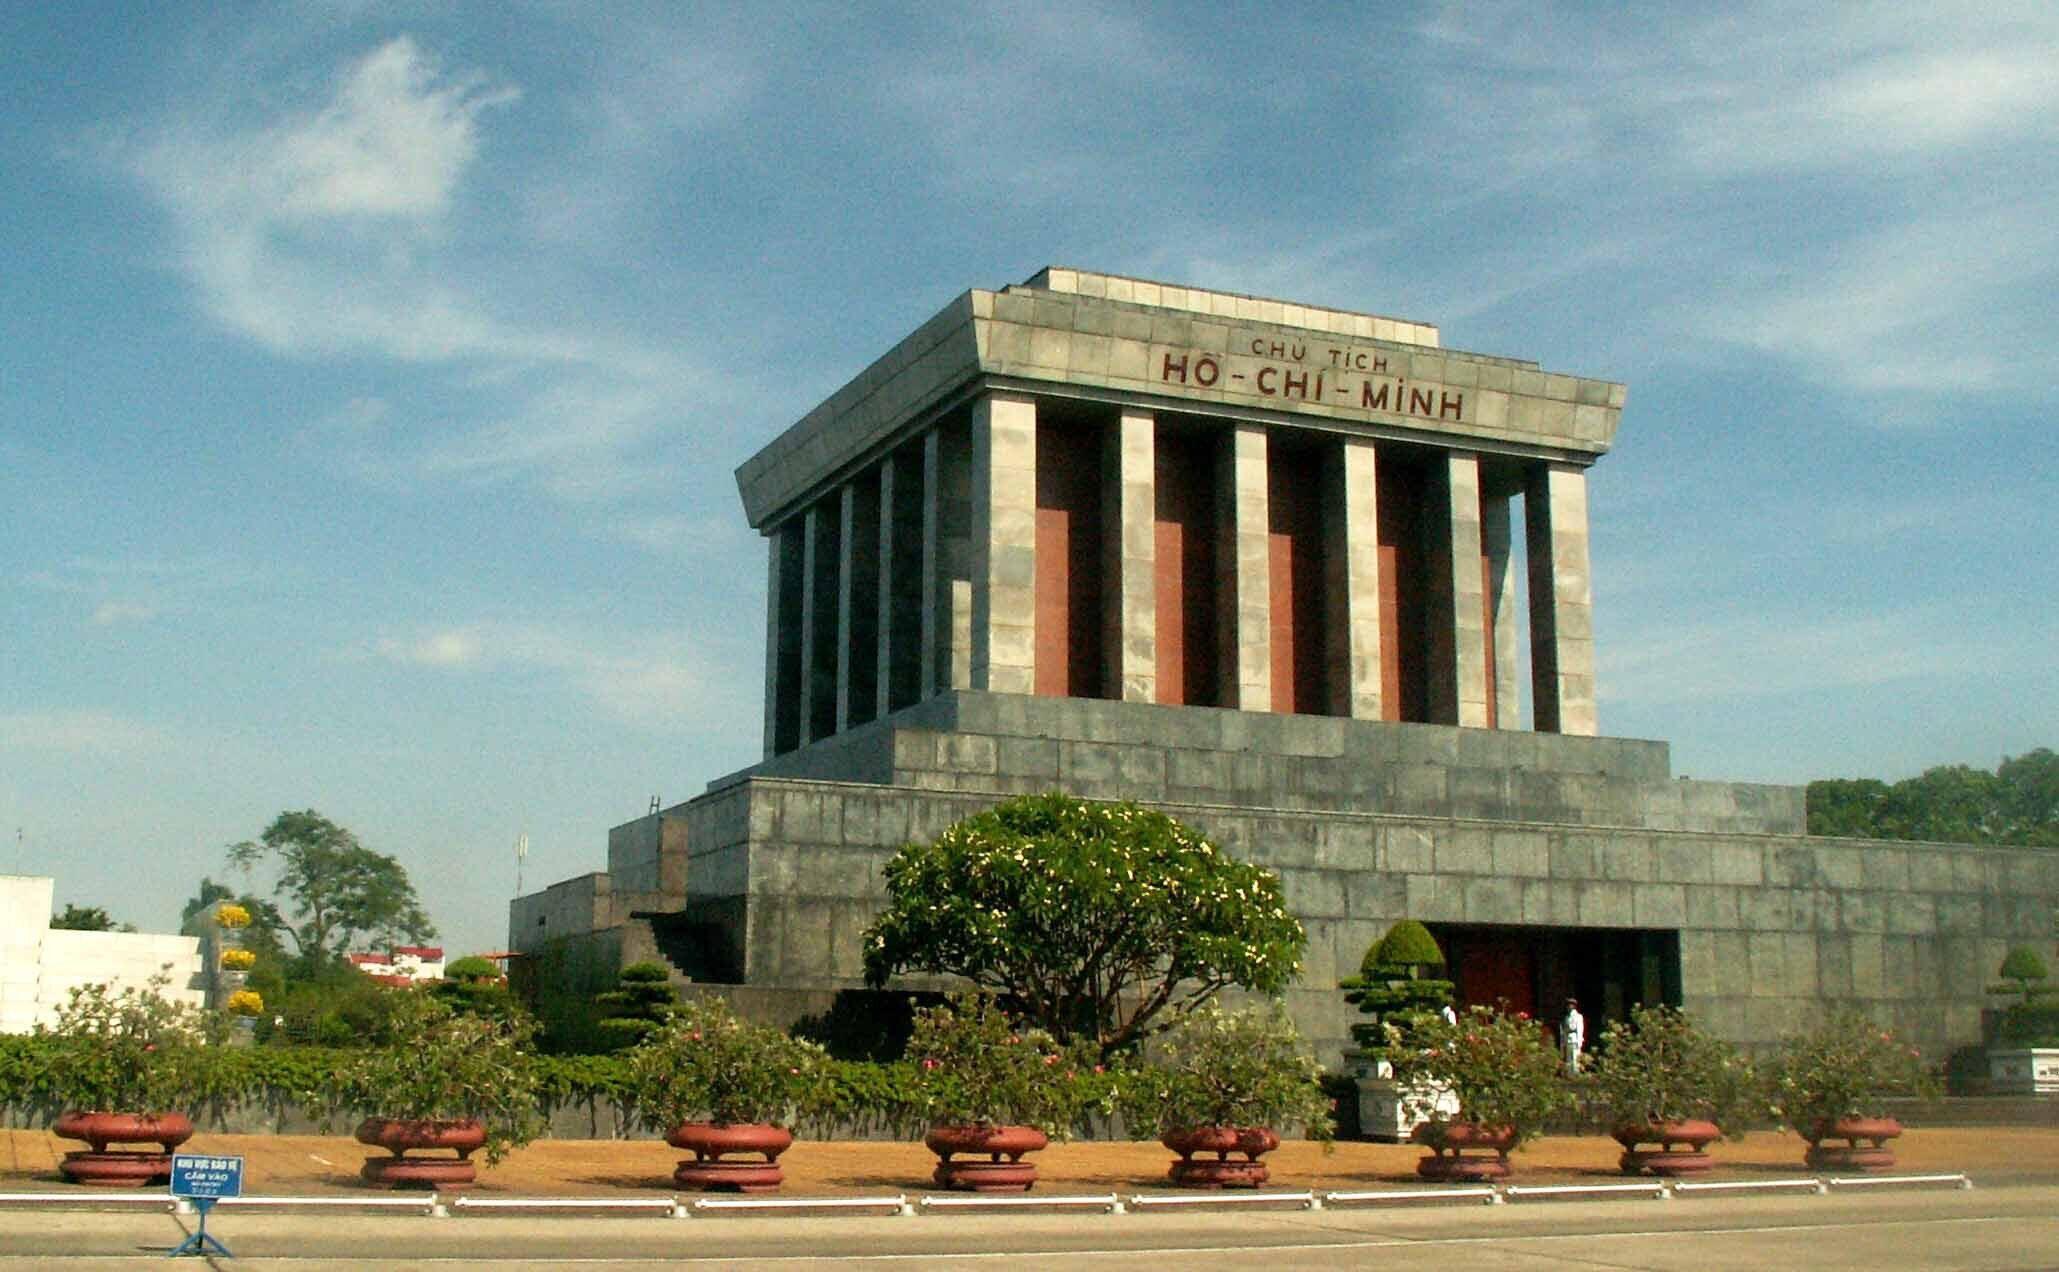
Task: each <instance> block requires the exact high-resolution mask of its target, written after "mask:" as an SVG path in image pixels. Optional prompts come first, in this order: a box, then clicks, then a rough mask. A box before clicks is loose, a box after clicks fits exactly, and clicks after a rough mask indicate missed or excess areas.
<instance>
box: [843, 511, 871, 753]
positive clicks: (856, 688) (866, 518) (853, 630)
mask: <svg viewBox="0 0 2059 1272" xmlns="http://www.w3.org/2000/svg"><path fill="white" fill-rule="evenodd" d="M837 516H838V533H837V607H836V686H837V688H836V728H837V732H839V733H841V732H843V731H844V730H845V729H848V728H850V727H851V726H852V725H854V724H863V723H865V722H866V721H867V720H870V719H872V718H873V717H874V716H875V715H877V714H878V705H879V704H878V694H879V687H878V682H877V680H876V679H875V677H876V676H877V674H878V670H879V644H880V631H879V626H878V624H879V610H880V605H879V556H878V548H879V524H878V521H879V497H878V496H877V495H876V494H875V493H874V490H873V483H872V481H871V479H870V478H867V479H866V480H863V481H860V480H858V479H855V478H854V479H853V480H851V481H848V482H846V483H844V488H843V491H842V493H841V495H840V497H839V499H838V509H837Z"/></svg>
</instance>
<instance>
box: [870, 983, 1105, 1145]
mask: <svg viewBox="0 0 2059 1272" xmlns="http://www.w3.org/2000/svg"><path fill="white" fill-rule="evenodd" d="M908 1058H909V1059H910V1060H911V1061H913V1062H914V1065H915V1069H914V1077H915V1085H916V1091H917V1094H918V1096H919V1098H920V1100H921V1103H922V1108H923V1111H924V1113H925V1114H926V1115H927V1116H928V1118H929V1121H930V1123H931V1124H932V1125H935V1126H1034V1127H1036V1128H1037V1129H1038V1130H1041V1131H1044V1132H1046V1133H1048V1134H1051V1135H1054V1136H1059V1137H1063V1136H1064V1135H1066V1134H1069V1133H1070V1132H1071V1130H1072V1125H1073V1122H1074V1121H1075V1120H1076V1119H1077V1118H1078V1117H1079V1115H1080V1113H1081V1112H1082V1108H1083V1100H1082V1095H1083V1089H1082V1085H1081V1084H1080V1083H1079V1082H1078V1081H1077V1079H1078V1077H1079V1075H1080V1073H1081V1072H1083V1071H1086V1070H1091V1069H1093V1068H1094V1067H1095V1065H1094V1058H1095V1050H1094V1048H1093V1046H1092V1044H1091V1043H1087V1042H1084V1041H1082V1042H1077V1043H1074V1044H1072V1045H1071V1046H1061V1045H1060V1044H1059V1043H1058V1042H1057V1041H1056V1040H1055V1039H1053V1038H1052V1037H1051V1035H1050V1034H1048V1033H1046V1032H1044V1031H1043V1030H1042V1029H1034V1028H1024V1027H1022V1026H1020V1025H1018V1024H1016V1023H1015V1022H1014V1021H1011V1020H1010V1019H1009V1018H1008V1015H1007V1013H1006V1012H1003V1011H1002V1010H1001V1008H1000V1006H999V1005H998V1004H997V1003H996V1002H995V1001H994V998H993V996H992V995H991V994H982V993H974V992H971V991H966V992H963V993H958V994H954V995H952V996H951V999H950V1001H949V1002H946V1003H944V1004H941V1005H939V1006H936V1007H929V1008H924V1009H921V1010H918V1011H917V1012H916V1013H915V1030H914V1033H913V1034H911V1035H910V1037H909V1039H908Z"/></svg>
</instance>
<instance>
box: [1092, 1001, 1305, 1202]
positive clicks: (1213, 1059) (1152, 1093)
mask: <svg viewBox="0 0 2059 1272" xmlns="http://www.w3.org/2000/svg"><path fill="white" fill-rule="evenodd" d="M1155 1051H1156V1055H1155V1056H1154V1057H1153V1063H1152V1064H1151V1065H1149V1066H1148V1067H1146V1068H1144V1069H1142V1070H1141V1071H1139V1072H1137V1073H1135V1074H1132V1075H1129V1080H1128V1081H1127V1082H1126V1083H1125V1084H1124V1086H1123V1088H1122V1093H1121V1096H1120V1098H1119V1101H1118V1103H1119V1107H1120V1108H1121V1110H1122V1113H1123V1120H1124V1121H1125V1122H1126V1123H1127V1124H1128V1125H1129V1127H1130V1129H1131V1131H1132V1132H1133V1133H1134V1132H1136V1131H1141V1130H1145V1129H1146V1128H1149V1129H1151V1130H1154V1131H1156V1132H1157V1134H1158V1136H1159V1142H1161V1143H1163V1144H1164V1145H1165V1146H1166V1147H1167V1148H1169V1149H1171V1150H1172V1151H1173V1152H1175V1153H1177V1154H1179V1157H1178V1158H1177V1159H1176V1160H1175V1161H1174V1162H1173V1163H1172V1166H1171V1168H1170V1169H1169V1170H1168V1171H1167V1172H1166V1176H1167V1178H1169V1179H1171V1180H1172V1181H1173V1182H1174V1183H1176V1184H1184V1185H1187V1186H1189V1187H1201V1188H1255V1187H1257V1186H1258V1185H1260V1184H1263V1183H1264V1182H1265V1181H1266V1180H1267V1178H1268V1177H1269V1176H1270V1172H1269V1171H1268V1169H1267V1167H1266V1165H1265V1163H1264V1162H1262V1161H1260V1160H1259V1158H1260V1157H1262V1156H1263V1155H1264V1154H1266V1153H1269V1152H1271V1151H1272V1150H1274V1149H1276V1148H1278V1147H1279V1146H1280V1136H1279V1132H1280V1131H1281V1130H1300V1131H1302V1132H1303V1133H1304V1134H1305V1135H1307V1136H1308V1137H1309V1138H1311V1139H1316V1140H1321V1141H1323V1142H1324V1143H1328V1142H1329V1141H1330V1139H1331V1137H1332V1135H1333V1134H1334V1130H1333V1128H1332V1125H1331V1121H1330V1100H1329V1097H1328V1096H1327V1095H1325V1094H1324V1093H1323V1089H1322V1069H1321V1067H1320V1066H1319V1065H1317V1064H1316V1062H1315V1060H1314V1058H1313V1057H1311V1056H1309V1055H1308V1054H1307V1053H1306V1052H1305V1051H1304V1050H1303V1049H1302V1046H1301V1037H1300V1034H1299V1033H1298V1032H1297V1031H1296V1030H1295V1028H1294V1022H1293V1021H1291V1020H1289V1019H1288V1017H1287V1012H1286V1009H1285V1008H1284V1007H1282V1006H1280V1004H1278V1003H1277V1002H1275V1003H1273V1004H1272V1005H1271V1006H1270V1008H1257V1007H1254V1008H1250V1009H1247V1010H1244V1011H1237V1012H1226V1011H1224V1010H1223V1009H1222V1008H1221V1007H1220V1006H1219V1005H1217V1004H1215V1003H1212V1002H1211V1003H1210V1004H1208V1005H1207V1006H1206V1007H1203V1008H1201V1009H1200V1010H1198V1011H1196V1012H1194V1013H1193V1014H1191V1015H1189V1016H1188V1017H1187V1018H1186V1019H1185V1020H1183V1021H1181V1022H1180V1024H1178V1025H1177V1026H1175V1027H1174V1028H1173V1029H1172V1030H1170V1031H1169V1032H1168V1033H1166V1034H1165V1035H1164V1036H1163V1038H1162V1039H1161V1040H1160V1042H1159V1043H1158V1044H1157V1046H1156V1048H1155ZM1199 1154H1213V1156H1199ZM1232 1154H1236V1155H1237V1157H1238V1158H1241V1159H1242V1160H1236V1159H1233V1158H1232V1156H1231V1155H1232Z"/></svg>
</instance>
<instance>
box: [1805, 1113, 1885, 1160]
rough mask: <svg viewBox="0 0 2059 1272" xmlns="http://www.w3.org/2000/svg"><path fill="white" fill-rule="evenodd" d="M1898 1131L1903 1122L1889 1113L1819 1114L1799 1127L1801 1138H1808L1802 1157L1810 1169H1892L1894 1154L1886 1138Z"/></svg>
mask: <svg viewBox="0 0 2059 1272" xmlns="http://www.w3.org/2000/svg"><path fill="white" fill-rule="evenodd" d="M1901 1133H1902V1124H1901V1123H1900V1122H1897V1121H1895V1120H1894V1119H1893V1118H1891V1117H1839V1118H1818V1119H1817V1120H1816V1121H1815V1122H1813V1123H1811V1124H1810V1125H1809V1126H1807V1127H1805V1128H1803V1129H1802V1138H1803V1139H1805V1140H1807V1141H1809V1151H1808V1152H1807V1153H1804V1154H1803V1155H1802V1160H1803V1161H1804V1162H1806V1163H1808V1166H1809V1169H1811V1170H1861V1171H1873V1170H1891V1169H1893V1167H1894V1164H1895V1154H1894V1150H1893V1149H1891V1148H1889V1147H1887V1141H1889V1140H1891V1139H1893V1138H1895V1137H1896V1136H1897V1135H1900V1134H1901ZM1824 1140H1843V1141H1844V1142H1843V1143H1842V1144H1826V1143H1824V1142H1823V1141H1824Z"/></svg>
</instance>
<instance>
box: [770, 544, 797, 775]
mask: <svg viewBox="0 0 2059 1272" xmlns="http://www.w3.org/2000/svg"><path fill="white" fill-rule="evenodd" d="M786 533H787V532H786V530H785V529H783V528H782V529H779V530H775V531H773V532H772V533H771V534H769V535H767V536H765V547H766V554H765V556H766V562H765V758H766V759H768V760H769V759H771V758H772V757H773V756H775V755H777V754H778V753H779V715H780V710H781V708H783V707H784V706H785V705H786V701H787V699H786V696H785V695H791V694H792V692H793V686H791V685H781V684H780V675H779V651H780V645H781V643H782V642H783V641H785V640H786V639H787V638H788V632H787V631H786V626H787V624H788V623H791V622H793V620H794V615H791V614H784V613H782V612H781V609H780V591H781V588H780V557H781V555H782V554H781V552H780V547H781V544H782V542H783V540H784V538H785V536H786Z"/></svg>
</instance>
